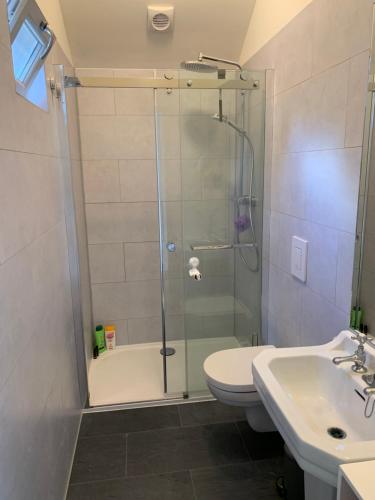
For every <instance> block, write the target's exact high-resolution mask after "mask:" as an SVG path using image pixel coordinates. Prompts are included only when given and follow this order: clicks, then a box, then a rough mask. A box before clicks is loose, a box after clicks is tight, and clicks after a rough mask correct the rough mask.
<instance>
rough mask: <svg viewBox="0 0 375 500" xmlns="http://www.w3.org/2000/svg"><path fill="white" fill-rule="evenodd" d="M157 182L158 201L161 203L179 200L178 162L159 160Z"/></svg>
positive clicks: (179, 174) (179, 168) (179, 170)
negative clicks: (158, 190)
mask: <svg viewBox="0 0 375 500" xmlns="http://www.w3.org/2000/svg"><path fill="white" fill-rule="evenodd" d="M159 181H160V199H161V200H162V201H176V200H181V182H182V181H181V162H180V160H160V162H159Z"/></svg>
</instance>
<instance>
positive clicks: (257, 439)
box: [237, 422, 284, 460]
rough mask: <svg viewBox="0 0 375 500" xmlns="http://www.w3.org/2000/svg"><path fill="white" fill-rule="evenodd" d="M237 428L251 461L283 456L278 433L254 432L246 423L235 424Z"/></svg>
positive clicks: (282, 443)
mask: <svg viewBox="0 0 375 500" xmlns="http://www.w3.org/2000/svg"><path fill="white" fill-rule="evenodd" d="M237 426H238V429H239V430H240V433H241V436H242V438H243V440H244V443H245V446H246V449H247V451H248V453H249V455H250V457H251V458H252V459H253V460H261V459H264V458H273V457H279V456H282V455H283V454H284V441H283V438H282V437H281V436H280V434H279V433H278V432H255V431H254V430H253V429H252V428H251V427H250V426H249V424H248V423H247V422H237Z"/></svg>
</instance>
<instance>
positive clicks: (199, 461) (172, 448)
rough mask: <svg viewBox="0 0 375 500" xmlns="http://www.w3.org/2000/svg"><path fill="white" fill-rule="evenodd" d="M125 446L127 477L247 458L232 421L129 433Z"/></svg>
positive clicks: (240, 460)
mask: <svg viewBox="0 0 375 500" xmlns="http://www.w3.org/2000/svg"><path fill="white" fill-rule="evenodd" d="M127 446H128V448H127V474H128V475H129V476H131V475H140V474H151V473H162V472H171V471H178V470H186V469H194V468H199V467H209V466H213V465H220V464H229V463H237V462H244V461H247V460H248V454H247V452H246V450H245V448H244V446H243V442H242V438H241V436H240V433H239V432H238V429H237V427H236V425H235V424H234V423H226V424H214V425H204V426H193V427H183V428H178V429H161V430H157V431H147V432H139V433H134V434H129V435H128V441H127Z"/></svg>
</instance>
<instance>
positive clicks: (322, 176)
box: [304, 148, 361, 233]
mask: <svg viewBox="0 0 375 500" xmlns="http://www.w3.org/2000/svg"><path fill="white" fill-rule="evenodd" d="M304 157H305V160H304V161H305V162H306V167H307V173H308V175H307V179H308V188H307V197H306V209H305V216H306V218H307V219H309V220H312V221H314V222H317V223H319V224H325V225H327V226H331V227H335V228H336V229H341V230H342V231H347V232H350V233H354V231H355V226H356V217H357V201H358V191H359V176H360V166H361V148H350V149H344V150H337V151H324V152H316V153H311V154H307V155H304Z"/></svg>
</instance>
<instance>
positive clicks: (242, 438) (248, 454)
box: [234, 422, 252, 461]
mask: <svg viewBox="0 0 375 500" xmlns="http://www.w3.org/2000/svg"><path fill="white" fill-rule="evenodd" d="M234 424H235V426H236V429H237V431H238V433H239V435H240V439H241V443H242V446H243V448H244V449H245V452H246V455H247V456H248V458H249V460H250V461H252V458H251V456H250V453H249V450H248V448H247V446H246V443H245V439H244V437H243V435H242V432H241V430H240V428H239V425H238V422H235V423H234Z"/></svg>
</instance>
